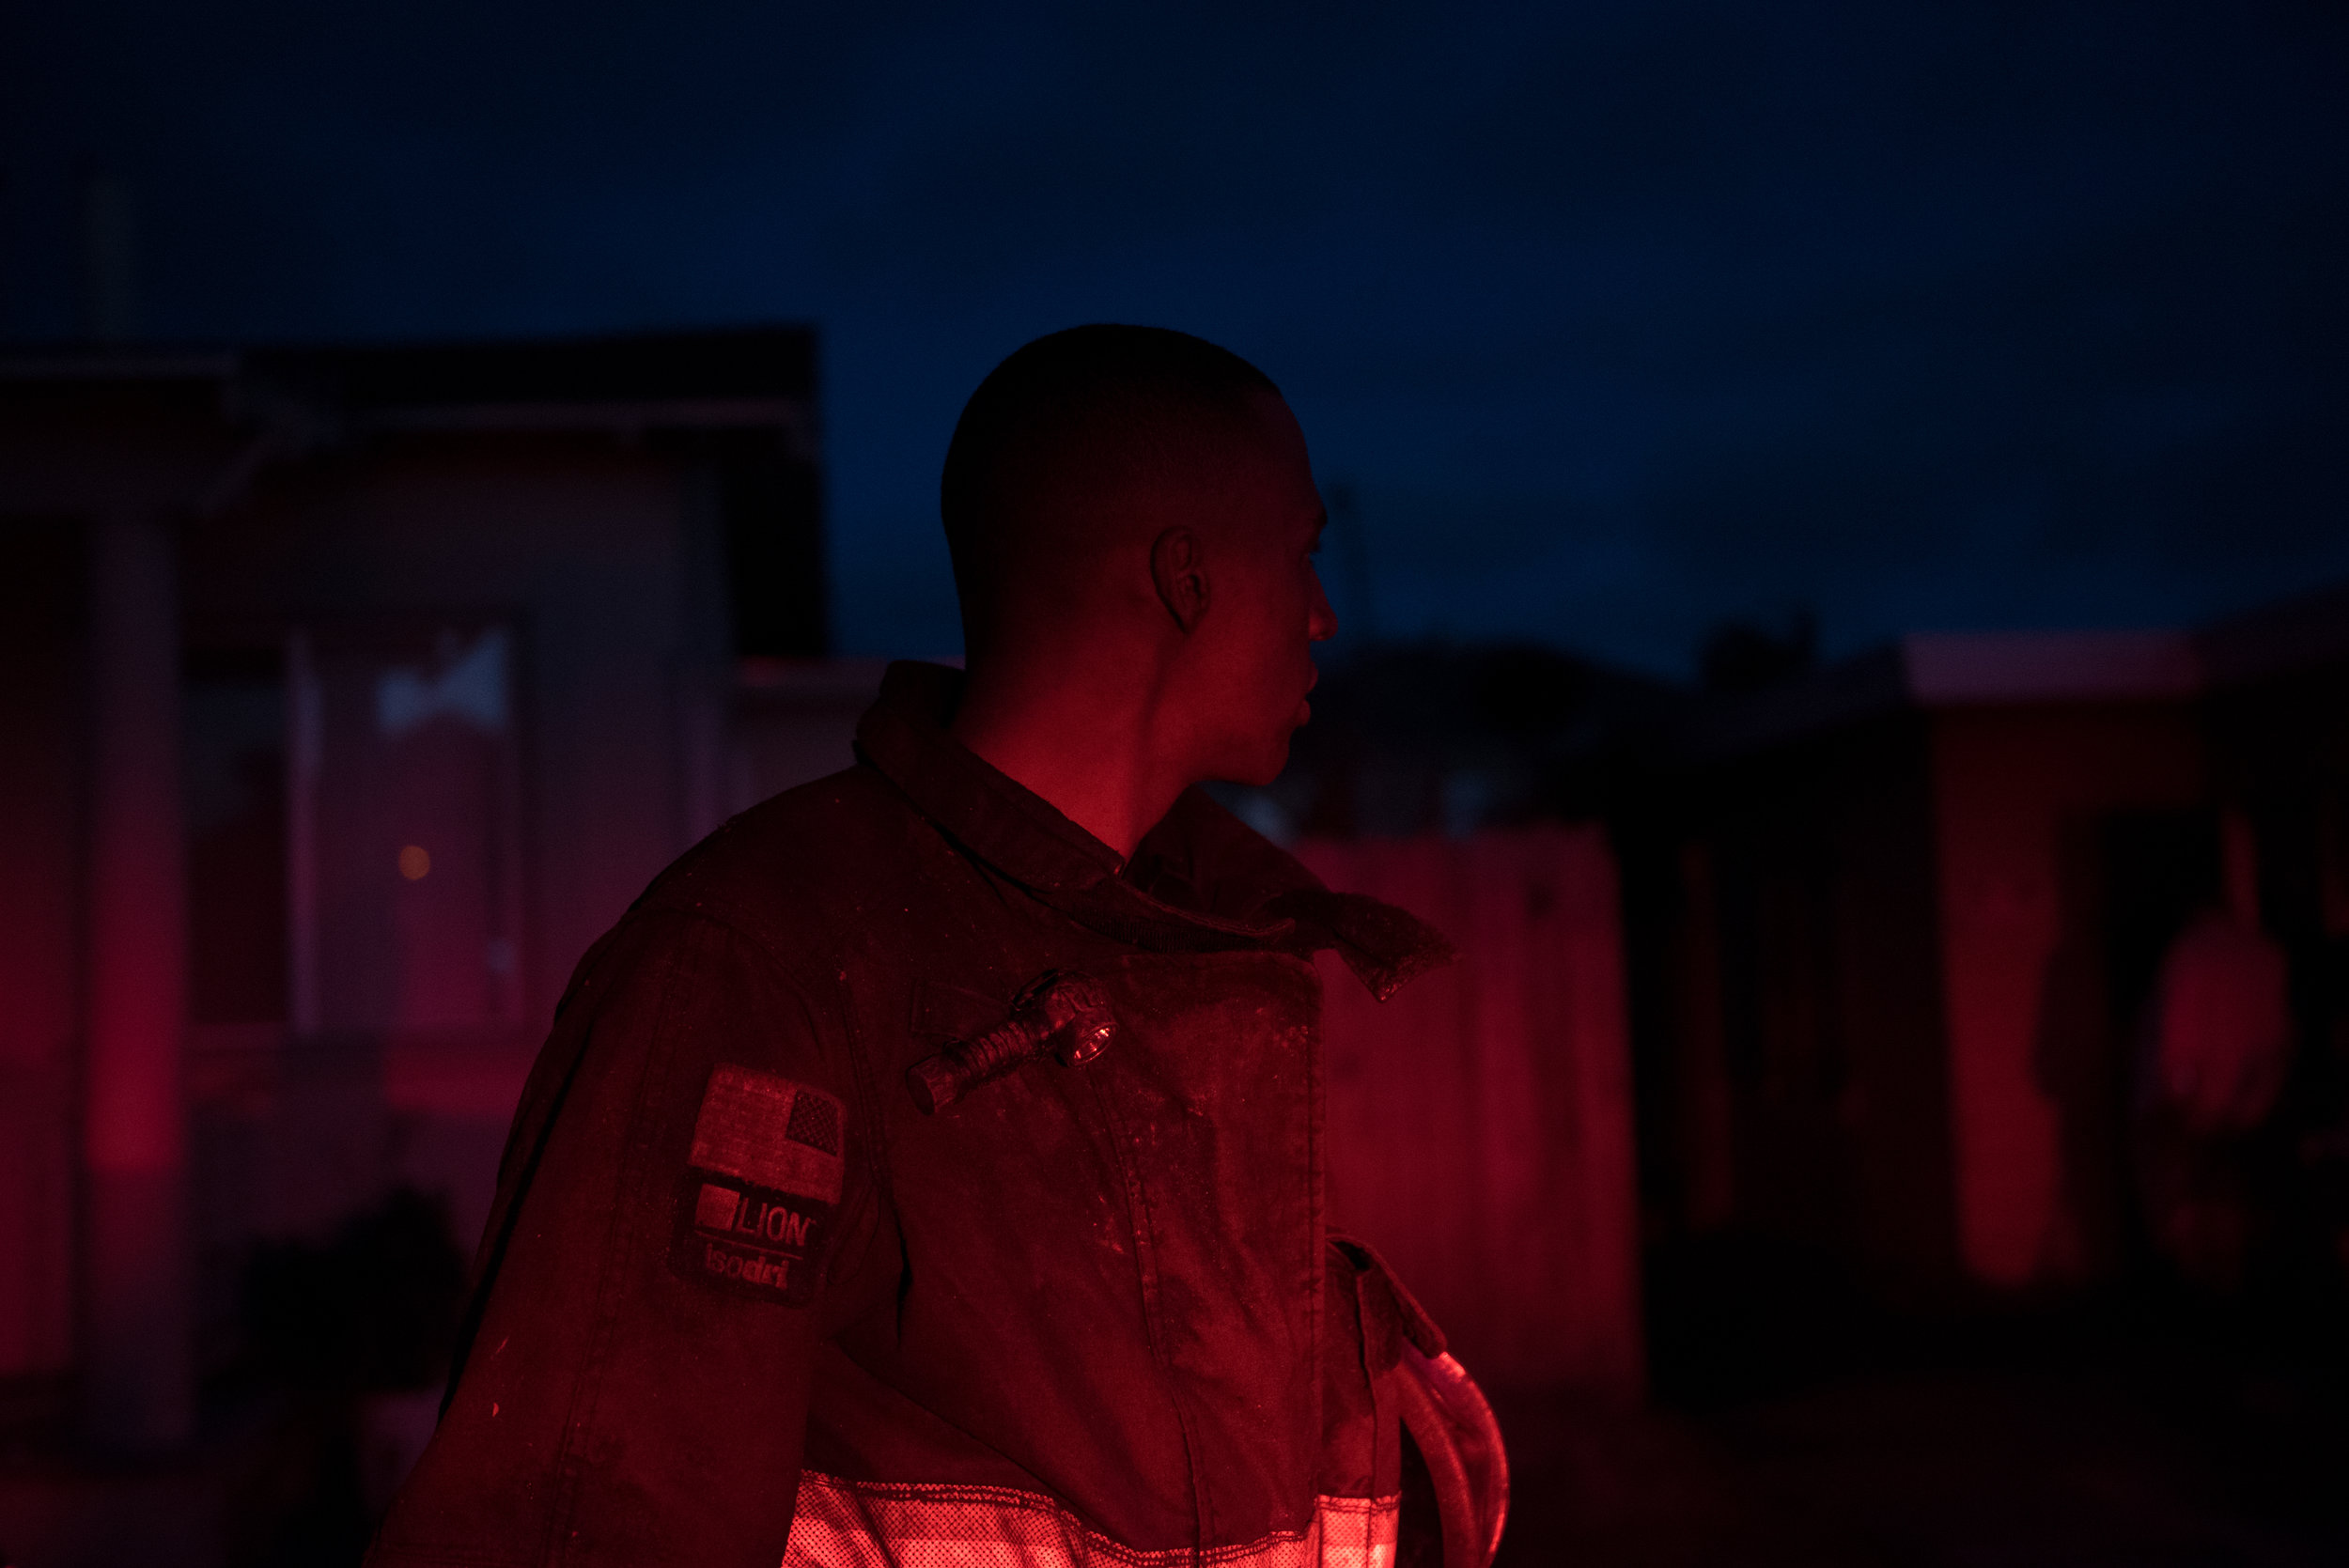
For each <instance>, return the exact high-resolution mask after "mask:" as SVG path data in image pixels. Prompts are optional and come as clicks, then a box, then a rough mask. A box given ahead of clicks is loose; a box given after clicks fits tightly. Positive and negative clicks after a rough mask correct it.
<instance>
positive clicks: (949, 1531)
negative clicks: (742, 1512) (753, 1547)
mask: <svg viewBox="0 0 2349 1568" xmlns="http://www.w3.org/2000/svg"><path fill="white" fill-rule="evenodd" d="M1401 1515H1402V1499H1401V1498H1399V1497H1395V1498H1315V1499H1314V1522H1313V1525H1312V1526H1311V1528H1309V1529H1306V1530H1305V1531H1304V1532H1302V1533H1301V1534H1299V1533H1298V1532H1295V1531H1283V1532H1282V1533H1280V1534H1277V1535H1268V1536H1266V1537H1265V1538H1264V1539H1263V1540H1261V1541H1254V1542H1251V1543H1249V1544H1247V1545H1237V1546H1210V1547H1208V1548H1207V1549H1206V1550H1205V1551H1203V1552H1197V1553H1194V1552H1192V1551H1191V1550H1190V1548H1189V1547H1185V1546H1177V1547H1172V1548H1169V1549H1166V1550H1162V1551H1149V1552H1144V1551H1136V1550H1135V1549H1134V1548H1132V1547H1131V1546H1125V1545H1119V1544H1118V1543H1117V1542H1114V1541H1112V1540H1111V1539H1110V1538H1109V1537H1108V1536H1106V1535H1103V1534H1101V1533H1100V1532H1099V1531H1097V1530H1093V1529H1086V1528H1085V1526H1084V1525H1083V1524H1081V1522H1079V1520H1078V1519H1077V1517H1076V1515H1074V1514H1070V1513H1069V1512H1068V1511H1067V1510H1066V1509H1065V1508H1062V1507H1061V1506H1059V1505H1058V1504H1057V1503H1055V1502H1053V1501H1052V1500H1051V1499H1050V1498H1046V1497H1040V1496H1038V1495H1037V1494H1035V1493H1034V1492H1016V1491H1012V1490H1010V1489H1008V1488H1005V1487H1001V1486H955V1485H947V1484H936V1485H931V1484H922V1483H890V1482H865V1481H842V1480H840V1479H839V1478H838V1477H836V1476H828V1475H821V1474H818V1473H817V1472H815V1471H813V1470H810V1471H803V1472H802V1473H801V1476H800V1500H799V1507H798V1511H797V1512H796V1513H794V1514H792V1517H791V1543H790V1545H789V1546H788V1547H786V1550H785V1552H784V1554H783V1563H784V1568H1092V1565H1095V1564H1099V1565H1102V1568H1178V1565H1180V1564H1188V1563H1191V1562H1194V1561H1195V1562H1198V1563H1202V1564H1209V1565H1212V1568H1394V1543H1395V1526H1396V1523H1397V1521H1398V1520H1399V1519H1400V1518H1401Z"/></svg>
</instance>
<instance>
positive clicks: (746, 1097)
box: [669, 1064, 848, 1307]
mask: <svg viewBox="0 0 2349 1568" xmlns="http://www.w3.org/2000/svg"><path fill="white" fill-rule="evenodd" d="M847 1126H848V1114H847V1108H846V1107H845V1106H843V1105H842V1104H841V1103H840V1101H839V1100H838V1099H837V1098H836V1097H835V1096H833V1095H831V1094H826V1093H824V1091H822V1090H821V1089H817V1088H815V1087H814V1086H812V1085H810V1084H805V1083H799V1082H795V1081H793V1080H792V1079H787V1078H782V1077H779V1076H777V1075H775V1074H773V1073H761V1072H754V1071H753V1070H752V1069H750V1068H748V1067H736V1066H732V1065H726V1064H721V1065H719V1066H717V1067H715V1068H712V1069H711V1070H710V1074H709V1085H708V1088H706V1089H704V1090H703V1091H702V1103H701V1110H699V1111H698V1112H697V1113H696V1114H695V1116H694V1118H693V1150H692V1155H691V1156H689V1157H688V1169H687V1171H686V1172H685V1178H684V1180H683V1181H682V1183H680V1184H679V1188H678V1192H677V1236H676V1241H675V1243H674V1245H673V1246H672V1247H671V1249H670V1252H669V1264H670V1266H671V1267H672V1268H674V1269H675V1270H676V1271H677V1273H679V1274H683V1275H686V1276H687V1277H689V1278H692V1279H699V1280H707V1281H709V1282H710V1283H712V1284H715V1285H721V1286H723V1287H725V1288H728V1289H731V1290H734V1291H737V1292H739V1293H741V1294H744V1295H748V1296H755V1297H757V1298H759V1299H761V1300H767V1301H780V1302H783V1303H784V1304H785V1305H786V1306H792V1307H803V1306H805V1305H807V1303H808V1302H809V1301H811V1300H813V1299H814V1298H815V1295H816V1276H817V1270H818V1268H819V1267H820V1266H821V1262H822V1248H823V1242H824V1236H825V1234H826V1233H827V1232H828V1231H829V1230H830V1228H831V1223H832V1211H833V1209H834V1208H835V1207H836V1206H837V1205H838V1203H839V1202H840V1185H841V1177H842V1172H843V1171H844V1170H845V1167H846V1155H847V1152H848V1151H847Z"/></svg>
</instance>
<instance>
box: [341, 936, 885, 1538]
mask: <svg viewBox="0 0 2349 1568" xmlns="http://www.w3.org/2000/svg"><path fill="white" fill-rule="evenodd" d="M848 1050H849V1048H848V1044H847V1042H846V1041H845V1039H843V1038H842V1037H841V1035H840V1032H839V1028H838V1026H837V1024H836V1023H832V1022H828V1020H826V1018H825V1017H823V1014H822V1010H821V1009H817V1008H812V1007H810V1006H809V1005H808V1004H807V1002H806V1001H805V999H804V998H803V997H802V996H801V994H800V993H799V992H798V991H797V990H796V989H795V987H794V986H792V985H791V984H790V983H789V982H788V981H787V980H786V978H785V976H784V974H783V973H782V971H781V970H780V969H779V967H778V966H777V965H776V964H774V963H773V962H772V961H771V960H770V957H769V956H768V955H766V954H765V953H763V952H762V951H761V950H760V949H759V948H757V947H756V946H755V945H754V943H752V942H751V941H750V940H749V939H746V938H744V937H743V936H741V935H739V933H737V932H736V931H735V930H733V929H732V928H730V927H728V926H726V925H723V924H718V923H716V922H714V921H711V920H708V919H704V918H701V917H699V916H695V915H692V914H687V913H679V912H675V911H660V910H654V911H640V912H639V913H638V914H636V915H633V916H631V917H630V921H629V922H628V923H627V924H625V925H624V926H623V927H622V928H621V930H620V931H618V932H616V933H614V939H611V940H610V942H609V943H608V945H607V946H606V947H605V948H604V949H603V950H602V951H601V952H600V953H599V954H598V955H591V958H590V960H589V962H588V963H587V964H586V965H584V966H583V970H582V973H581V976H580V978H579V979H578V980H577V981H575V982H574V984H573V987H572V990H571V992H570V994H569V995H568V997H567V998H566V1000H565V1003H564V1007H563V1009H562V1011H561V1012H560V1013H559V1014H558V1017H557V1022H556V1027H555V1030H554V1032H553V1034H552V1037H551V1038H550V1040H549V1041H548V1044H547V1047H546V1048H545V1050H544V1051H543V1052H542V1053H541V1055H540V1058H539V1063H538V1065H537V1068H536V1069H535V1070H534V1072H533V1073H532V1076H531V1082H530V1086H529V1088H528V1089H527V1090H526V1091H525V1093H524V1098H523V1104H522V1107H521V1111H520V1113H519V1114H518V1116H517V1118H516V1124H515V1130H514V1135H513V1137H512V1139H511V1140H510V1141H509V1144H508V1147H507V1152H506V1160H505V1165H504V1167H503V1169H502V1170H501V1172H500V1177H499V1194H498V1202H497V1205H496V1208H495V1209H494V1210H493V1213H492V1217H491V1220H490V1232H489V1234H487V1235H486V1236H485V1237H484V1240H483V1243H482V1249H481V1252H480V1254H479V1257H478V1259H477V1261H476V1264H475V1274H476V1284H475V1286H474V1303H473V1306H472V1309H471V1311H470V1312H469V1325H470V1327H469V1331H468V1333H467V1335H466V1338H465V1343H463V1344H462V1345H461V1346H460V1350H459V1366H458V1370H457V1372H456V1373H455V1374H454V1378H453V1382H452V1385H451V1389H450V1391H449V1398H448V1402H447V1405H446V1407H445V1408H444V1410H443V1414H442V1418H441V1421H440V1425H439V1428H438V1430H437V1431H436V1432H435V1433H434V1435H433V1437H432V1441H431V1443H430V1445H429V1446H428V1448H427V1449H426V1451H425V1453H424V1456H423V1458H422V1459H421V1460H420V1461H419V1462H418V1464H417V1467H416V1469H415V1471H414V1473H413V1474H412V1476H411V1478H410V1480H409V1482H408V1483H407V1485H406V1486H405V1487H404V1488H403V1489H402V1490H401V1492H400V1494H399V1496H398V1498H397V1499H396V1500H395V1502H394V1504H393V1507H392V1510H391V1512H390V1514H388V1516H387V1517H386V1518H385V1520H384V1522H383V1526H382V1528H381V1530H380V1531H379V1533H378V1536H377V1540H376V1544H375V1546H374V1549H373V1551H372V1552H371V1554H370V1557H369V1561H370V1563H371V1564H380V1565H384V1568H389V1565H392V1564H407V1563H442V1564H455V1563H464V1564H471V1565H488V1564H508V1563H510V1564H517V1565H521V1564H539V1563H546V1564H553V1563H563V1564H578V1565H600V1564H614V1565H617V1564H623V1563H625V1564H629V1565H630V1568H637V1565H644V1564H654V1563H670V1562H675V1563H692V1564H695V1565H697V1568H733V1565H736V1564H739V1565H741V1568H775V1564H776V1563H778V1562H780V1561H781V1560H782V1559H783V1555H784V1548H785V1545H786V1541H787V1539H788V1537H789V1534H790V1529H791V1508H792V1502H793V1498H794V1496H795V1494H796V1490H797V1485H798V1478H799V1468H800V1462H801V1442H802V1438H803V1436H804V1433H805V1428H806V1401H807V1389H808V1375H809V1368H810V1364H811V1361H812V1359H813V1357H814V1354H815V1351H816V1348H817V1343H819V1341H820V1340H821V1338H822V1336H823V1333H824V1328H823V1324H824V1322H825V1321H826V1313H825V1311H824V1308H825V1302H824V1300H823V1294H824V1283H825V1276H826V1274H827V1272H828V1270H829V1269H830V1268H831V1267H832V1265H833V1264H834V1263H835V1262H836V1261H837V1259H836V1254H837V1253H838V1251H839V1250H840V1249H841V1247H842V1245H843V1242H844V1229H845V1230H847V1231H856V1230H858V1229H860V1227H862V1228H864V1229H869V1225H870V1219H871V1205H872V1203H873V1195H872V1182H871V1179H870V1175H869V1170H870V1165H871V1154H870V1151H868V1150H866V1149H864V1148H863V1147H861V1146H860V1144H861V1143H862V1142H863V1139H862V1138H861V1136H860V1135H861V1134H862V1133H863V1129H864V1128H865V1127H866V1126H868V1124H867V1123H865V1122H864V1121H863V1118H861V1117H859V1116H858V1115H856V1114H855V1113H854V1110H853V1108H854V1106H855V1103H856V1096H855V1092H854V1090H855V1085H854V1079H855V1074H854V1072H853V1070H852V1068H851V1064H850V1061H849V1057H848Z"/></svg>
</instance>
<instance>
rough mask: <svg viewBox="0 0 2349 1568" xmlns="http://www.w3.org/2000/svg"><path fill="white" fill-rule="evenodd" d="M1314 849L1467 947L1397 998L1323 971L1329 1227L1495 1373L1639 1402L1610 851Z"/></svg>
mask: <svg viewBox="0 0 2349 1568" xmlns="http://www.w3.org/2000/svg"><path fill="white" fill-rule="evenodd" d="M1299 856H1300V858H1301V859H1303V860H1304V862H1306V863H1307V864H1308V865H1310V866H1311V867H1312V868H1313V869H1314V870H1315V873H1317V874H1318V875H1319V876H1320V877H1322V878H1323V879H1324V880H1325V881H1327V882H1328V883H1329V884H1330V886H1332V887H1334V888H1339V889H1342V890H1346V891H1350V892H1359V893H1371V894H1373V895H1375V896H1377V897H1380V898H1384V899H1387V900H1390V901H1391V902H1393V903H1395V904H1399V905H1401V906H1403V907H1404V908H1408V909H1410V910H1411V911H1413V912H1414V913H1416V914H1418V915H1420V916H1421V917H1422V918H1423V919H1426V920H1428V921H1430V922H1432V923H1434V924H1436V925H1437V926H1438V927H1439V929H1441V930H1442V931H1444V932H1445V933H1446V934H1447V935H1448V936H1450V937H1451V938H1452V939H1453V940H1454V941H1455V942H1456V943H1457V944H1458V945H1459V947H1460V949H1461V957H1460V960H1459V962H1458V963H1456V964H1455V965H1453V966H1451V967H1449V968H1446V969H1442V970H1437V971H1435V972H1433V973H1430V974H1426V975H1423V976H1422V977H1420V978H1419V979H1418V980H1415V981H1413V982H1412V983H1411V984H1410V985H1409V986H1406V987H1405V988H1404V989H1403V990H1402V991H1401V992H1400V993H1399V994H1398V995H1396V996H1395V997H1394V998H1393V999H1392V1001H1387V1002H1385V1003H1379V1002H1376V1001H1372V1000H1371V999H1370V996H1369V994H1368V993H1367V992H1366V991H1365V990H1364V989H1363V988H1362V986H1361V984H1360V982H1358V981H1356V980H1355V979H1354V978H1353V976H1352V975H1351V974H1349V973H1347V972H1346V970H1345V968H1344V966H1343V965H1341V964H1339V963H1338V962H1336V961H1335V959H1334V958H1330V957H1327V956H1326V955H1325V961H1324V963H1323V965H1322V970H1323V976H1322V978H1323V981H1324V986H1325V989H1326V992H1327V997H1328V1001H1327V1003H1326V1011H1325V1015H1324V1018H1325V1032H1326V1035H1327V1040H1328V1057H1327V1061H1328V1069H1327V1072H1328V1087H1327V1096H1328V1127H1329V1153H1328V1156H1327V1158H1328V1169H1329V1184H1330V1200H1329V1201H1330V1223H1331V1225H1332V1227H1333V1228H1335V1229H1338V1230H1342V1231H1351V1232H1352V1233H1354V1234H1358V1235H1360V1236H1361V1237H1362V1238H1363V1239H1365V1240H1367V1241H1369V1242H1370V1243H1371V1244H1372V1245H1373V1246H1375V1247H1377V1248H1378V1249H1379V1250H1380V1251H1381V1252H1382V1253H1383V1254H1384V1255H1385V1256H1386V1257H1387V1259H1388V1261H1389V1262H1390V1263H1392V1265H1394V1267H1395V1269H1396V1270H1397V1272H1398V1273H1399V1274H1400V1275H1401V1277H1402V1279H1403V1281H1405V1283H1406V1284H1407V1285H1408V1287H1409V1288H1410V1289H1411V1290H1412V1291H1413V1292H1415V1293H1416V1294H1417V1295H1418V1296H1420V1298H1421V1299H1422V1301H1423V1302H1424V1303H1425V1305H1426V1306H1427V1308H1428V1310H1429V1312H1431V1313H1432V1314H1433V1315H1434V1316H1435V1318H1436V1319H1437V1321H1438V1322H1439V1323H1440V1324H1442V1325H1443V1327H1444V1329H1445V1331H1446V1333H1447V1334H1448V1335H1449V1336H1450V1337H1451V1340H1452V1343H1453V1346H1454V1349H1455V1352H1456V1353H1457V1354H1458V1356H1459V1358H1461V1360H1462V1361H1463V1362H1464V1363H1465V1364H1466V1365H1467V1366H1468V1367H1469V1368H1470V1371H1471V1372H1473V1373H1475V1374H1477V1375H1479V1376H1480V1377H1485V1378H1487V1379H1492V1380H1496V1381H1500V1382H1504V1383H1517V1384H1549V1385H1565V1386H1571V1387H1575V1388H1579V1389H1582V1390H1583V1391H1585V1392H1587V1393H1591V1394H1595V1395H1598V1396H1602V1397H1607V1398H1612V1399H1618V1400H1632V1399H1636V1398H1637V1397H1638V1396H1639V1394H1640V1391H1641V1388H1642V1385H1643V1382H1644V1376H1645V1373H1644V1366H1643V1357H1642V1351H1641V1327H1640V1291H1639V1263H1638V1251H1639V1218H1638V1202H1637V1197H1636V1194H1635V1192H1634V1190H1633V1188H1634V1173H1633V1169H1632V1151H1631V1084H1630V1062H1629V1049H1628V1039H1627V1033H1628V1031H1627V1024H1626V1016H1625V1001H1624V980H1623V945H1622V930H1621V922H1620V917H1619V914H1618V902H1619V901H1618V896H1617V888H1616V879H1615V867H1614V863H1613V858H1612V856H1611V855H1610V852H1609V850H1608V847H1607V844H1606V840H1605V838H1604V836H1603V834H1602V833H1601V831H1599V830H1598V829H1596V828H1595V827H1579V828H1571V829H1567V828H1538V829H1529V830H1521V831H1507V832H1487V833H1481V834H1478V835H1476V836H1474V837H1472V838H1469V839H1465V840H1450V839H1439V838H1419V839H1409V840H1400V841H1395V840H1388V841H1380V840H1356V841H1348V842H1332V841H1307V842H1306V843H1305V844H1303V845H1302V846H1299Z"/></svg>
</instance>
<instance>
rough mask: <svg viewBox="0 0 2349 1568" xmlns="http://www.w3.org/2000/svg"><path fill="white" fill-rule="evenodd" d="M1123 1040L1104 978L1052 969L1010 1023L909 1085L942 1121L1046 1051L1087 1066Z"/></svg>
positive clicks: (920, 1069)
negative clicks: (984, 1088)
mask: <svg viewBox="0 0 2349 1568" xmlns="http://www.w3.org/2000/svg"><path fill="white" fill-rule="evenodd" d="M1116 1037H1117V1017H1116V1015H1115V1014H1113V1013H1112V1012H1111V1011H1110V995H1109V991H1108V989H1107V988H1106V987H1104V986H1102V984H1101V983H1100V982H1099V981H1098V980H1096V979H1094V978H1093V977H1092V976H1091V975H1089V974H1079V973H1077V972H1076V971H1075V970H1045V971H1044V972H1043V973H1042V974H1040V975H1038V976H1036V977H1035V979H1034V980H1032V981H1030V982H1029V983H1028V986H1027V987H1026V989H1024V990H1022V991H1021V992H1020V993H1019V996H1018V997H1016V998H1015V999H1013V1001H1012V1004H1011V1017H1008V1018H1005V1019H1004V1020H1003V1022H1002V1023H999V1024H997V1025H996V1026H995V1027H994V1028H993V1029H990V1030H988V1032H986V1033H984V1034H974V1035H972V1037H971V1038H970V1039H968V1040H957V1041H956V1042H955V1043H954V1044H953V1045H951V1046H948V1047H947V1048H945V1049H944V1050H941V1051H940V1052H939V1053H938V1054H937V1055H936V1056H930V1057H925V1058H923V1059H922V1060H921V1061H919V1062H916V1063H914V1064H913V1065H912V1066H910V1067H909V1068H907V1069H906V1087H907V1088H908V1089H910V1090H911V1091H912V1093H913V1103H914V1104H915V1105H917V1106H919V1107H921V1109H922V1114H923V1115H925V1116H935V1115H937V1114H938V1113H939V1112H940V1111H941V1110H945V1109H946V1108H947V1107H948V1106H950V1105H952V1104H954V1103H955V1102H956V1101H957V1100H958V1099H960V1098H962V1097H963V1096H964V1095H965V1094H969V1093H970V1092H971V1091H972V1090H973V1089H976V1088H977V1087H978V1086H979V1085H980V1084H982V1083H991V1082H993V1081H994V1080H995V1079H999V1078H1003V1077H1004V1076H1005V1075H1006V1074H1010V1073H1016V1072H1018V1071H1019V1069H1020V1068H1022V1067H1024V1066H1026V1065H1027V1064H1028V1063H1031V1062H1033V1061H1034V1060H1035V1059H1036V1058H1037V1057H1039V1056H1041V1055H1043V1054H1044V1053H1045V1052H1046V1051H1047V1050H1050V1052H1051V1053H1052V1054H1053V1055H1054V1056H1055V1057H1057V1058H1059V1059H1060V1063H1061V1065H1063V1066H1065V1067H1081V1066H1082V1065H1084V1063H1088V1062H1090V1061H1092V1060H1093V1059H1094V1058H1095V1057H1097V1056H1098V1055H1100V1054H1101V1052H1102V1051H1104V1050H1106V1049H1107V1048H1109V1043H1110V1042H1111V1041H1112V1040H1113V1039H1115V1038H1116Z"/></svg>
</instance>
